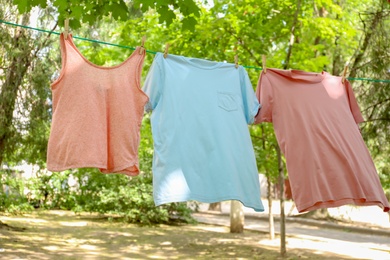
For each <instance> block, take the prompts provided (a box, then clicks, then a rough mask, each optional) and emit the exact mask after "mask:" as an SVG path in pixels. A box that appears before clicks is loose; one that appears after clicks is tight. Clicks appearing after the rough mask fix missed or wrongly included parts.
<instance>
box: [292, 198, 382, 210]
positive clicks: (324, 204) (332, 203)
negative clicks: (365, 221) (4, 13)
mask: <svg viewBox="0 0 390 260" xmlns="http://www.w3.org/2000/svg"><path fill="white" fill-rule="evenodd" d="M347 204H353V205H356V206H379V207H380V208H381V209H383V212H388V211H389V210H390V206H389V205H388V204H386V203H383V202H381V201H379V200H369V199H367V198H358V199H355V198H346V199H337V200H328V201H317V202H314V203H312V204H306V205H305V206H299V205H296V206H297V210H298V212H299V213H302V212H306V211H312V210H316V209H321V208H335V207H340V206H343V205H347Z"/></svg>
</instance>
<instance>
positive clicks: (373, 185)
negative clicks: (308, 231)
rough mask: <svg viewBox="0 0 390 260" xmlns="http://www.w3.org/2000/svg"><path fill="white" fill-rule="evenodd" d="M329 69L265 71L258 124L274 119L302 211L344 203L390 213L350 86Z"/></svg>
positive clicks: (296, 200)
mask: <svg viewBox="0 0 390 260" xmlns="http://www.w3.org/2000/svg"><path fill="white" fill-rule="evenodd" d="M341 79H342V78H341V77H337V76H332V75H330V74H328V73H326V72H322V73H311V72H304V71H298V70H279V69H267V72H266V73H262V74H261V77H260V80H259V84H258V87H257V90H256V95H257V97H258V99H259V100H260V102H261V103H262V109H261V111H260V112H259V115H258V116H257V117H256V123H259V122H272V123H273V125H274V129H275V134H276V138H277V140H278V143H279V146H280V148H281V150H282V152H283V154H284V156H285V158H286V163H287V171H288V176H289V180H290V185H291V189H292V196H293V200H294V202H295V204H296V206H297V209H298V211H299V212H303V211H310V210H315V209H319V208H326V207H338V206H341V205H345V204H355V205H359V206H368V205H377V206H379V207H381V208H383V210H384V211H385V212H386V211H389V203H388V201H387V199H386V197H385V195H384V192H383V189H382V187H381V184H380V181H379V177H378V174H377V172H376V169H375V165H374V163H373V161H372V159H371V156H370V154H369V152H368V149H367V147H366V145H365V143H364V141H363V138H362V136H361V134H360V131H359V128H358V126H357V123H360V122H363V121H364V120H363V117H362V115H361V113H360V109H359V107H358V104H357V102H356V99H355V96H354V93H353V91H352V88H351V85H350V83H349V82H348V81H345V85H343V84H342V82H341Z"/></svg>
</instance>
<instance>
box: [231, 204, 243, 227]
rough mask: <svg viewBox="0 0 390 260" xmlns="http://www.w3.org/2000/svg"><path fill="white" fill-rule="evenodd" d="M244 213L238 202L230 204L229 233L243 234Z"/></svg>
mask: <svg viewBox="0 0 390 260" xmlns="http://www.w3.org/2000/svg"><path fill="white" fill-rule="evenodd" d="M244 220H245V217H244V211H243V209H242V204H241V202H240V201H237V200H232V201H231V202H230V233H242V232H244Z"/></svg>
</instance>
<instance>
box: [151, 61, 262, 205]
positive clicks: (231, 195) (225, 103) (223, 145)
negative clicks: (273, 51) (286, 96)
mask: <svg viewBox="0 0 390 260" xmlns="http://www.w3.org/2000/svg"><path fill="white" fill-rule="evenodd" d="M143 90H144V91H145V93H146V94H147V95H148V96H149V102H148V104H147V107H146V109H147V110H153V112H152V116H151V124H152V135H153V139H154V158H153V190H154V191H153V196H154V201H155V204H156V205H161V204H164V203H169V202H180V201H188V200H197V201H201V202H207V203H211V202H218V201H224V200H239V201H241V202H242V203H243V204H244V205H245V206H247V207H251V208H253V209H255V210H256V211H263V210H264V207H263V205H262V202H261V199H260V185H259V177H258V171H257V166H256V160H255V155H254V151H253V146H252V142H251V138H250V135H249V131H248V126H247V124H251V123H253V120H254V116H255V115H256V114H257V112H258V109H259V106H260V105H259V103H258V101H257V99H256V96H255V93H254V91H253V89H252V86H251V83H250V81H249V78H248V75H247V73H246V71H245V70H244V68H243V67H242V66H239V67H238V68H235V65H234V64H228V63H222V62H211V61H207V60H201V59H194V58H186V57H183V56H177V55H171V54H169V55H168V56H167V58H164V57H163V54H162V53H157V55H156V57H155V59H154V61H153V64H152V67H151V68H150V71H149V73H148V75H147V78H146V82H145V86H144V88H143Z"/></svg>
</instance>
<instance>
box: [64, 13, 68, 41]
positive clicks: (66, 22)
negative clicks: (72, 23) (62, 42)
mask: <svg viewBox="0 0 390 260" xmlns="http://www.w3.org/2000/svg"><path fill="white" fill-rule="evenodd" d="M68 34H69V18H66V19H65V22H64V37H65V39H67V38H68Z"/></svg>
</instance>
